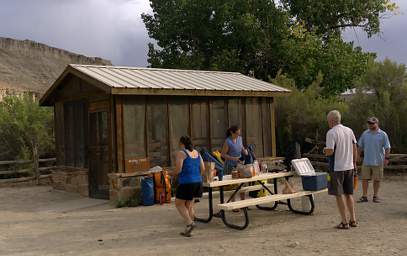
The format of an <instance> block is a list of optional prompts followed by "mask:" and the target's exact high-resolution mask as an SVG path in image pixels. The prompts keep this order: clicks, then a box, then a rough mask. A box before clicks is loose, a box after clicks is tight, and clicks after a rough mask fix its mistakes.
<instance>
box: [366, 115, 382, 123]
mask: <svg viewBox="0 0 407 256" xmlns="http://www.w3.org/2000/svg"><path fill="white" fill-rule="evenodd" d="M367 122H368V123H371V124H377V123H378V122H379V119H377V117H374V116H372V117H369V118H368V119H367Z"/></svg>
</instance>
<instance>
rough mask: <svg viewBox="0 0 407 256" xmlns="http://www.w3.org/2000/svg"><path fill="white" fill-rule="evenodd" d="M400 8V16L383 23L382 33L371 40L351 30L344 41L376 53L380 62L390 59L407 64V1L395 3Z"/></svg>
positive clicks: (361, 32)
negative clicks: (406, 47)
mask: <svg viewBox="0 0 407 256" xmlns="http://www.w3.org/2000/svg"><path fill="white" fill-rule="evenodd" d="M394 2H395V3H397V5H398V6H399V8H400V9H399V12H400V13H399V14H398V15H395V16H392V17H390V18H388V19H384V20H382V21H381V33H380V34H378V35H375V36H373V37H371V38H368V37H367V36H366V33H365V32H364V31H362V30H359V29H355V30H354V29H349V30H347V31H345V33H344V39H345V40H347V41H353V42H354V44H355V46H360V47H362V49H363V50H364V51H369V52H376V53H377V57H378V59H379V60H383V59H385V58H389V59H391V60H393V61H396V62H399V63H404V64H407V51H405V50H404V49H405V45H407V34H406V33H405V32H406V24H407V16H406V14H407V1H405V0H404V1H403V0H397V1H394Z"/></svg>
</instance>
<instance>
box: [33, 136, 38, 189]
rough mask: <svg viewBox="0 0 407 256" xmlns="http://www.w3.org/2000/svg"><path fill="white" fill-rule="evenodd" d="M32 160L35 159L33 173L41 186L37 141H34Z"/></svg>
mask: <svg viewBox="0 0 407 256" xmlns="http://www.w3.org/2000/svg"><path fill="white" fill-rule="evenodd" d="M32 154H33V155H32V159H33V171H34V175H35V180H36V183H37V185H39V184H40V170H39V161H38V160H39V156H38V143H37V141H36V140H33V141H32Z"/></svg>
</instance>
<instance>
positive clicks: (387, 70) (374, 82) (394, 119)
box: [346, 59, 407, 152]
mask: <svg viewBox="0 0 407 256" xmlns="http://www.w3.org/2000/svg"><path fill="white" fill-rule="evenodd" d="M406 78H407V73H406V67H405V65H399V64H397V63H395V62H392V61H390V60H388V59H386V60H384V61H383V62H379V63H377V62H376V63H371V64H370V67H369V69H368V71H367V72H366V74H365V75H364V76H363V77H362V78H361V79H360V81H359V82H358V83H357V95H356V96H355V97H353V98H352V99H351V100H350V101H349V103H348V104H349V111H348V112H347V113H346V117H347V121H348V123H349V125H350V126H351V127H352V128H353V129H354V130H355V132H356V134H361V133H362V132H363V130H364V129H366V128H367V127H366V119H367V118H368V117H369V116H376V117H378V118H379V120H380V126H381V128H382V129H383V130H385V131H386V132H387V133H388V135H389V138H390V140H391V142H392V144H393V145H392V146H393V148H394V149H395V150H396V151H398V152H406V151H407V133H406V132H405V131H407V116H406V114H405V113H407V101H406V99H407V82H406ZM367 92H372V93H373V94H367Z"/></svg>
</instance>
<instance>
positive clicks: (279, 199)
mask: <svg viewBox="0 0 407 256" xmlns="http://www.w3.org/2000/svg"><path fill="white" fill-rule="evenodd" d="M294 174H295V173H294V172H278V173H262V174H259V175H256V176H254V177H252V178H240V179H232V177H231V175H225V176H224V177H223V180H221V181H213V182H210V183H204V184H203V186H204V187H206V188H207V189H208V202H209V216H208V218H206V219H203V218H197V217H196V218H195V220H196V221H199V222H205V223H208V222H210V221H211V220H212V218H213V217H217V218H221V219H222V221H223V223H224V224H225V225H226V226H227V227H230V228H234V229H238V230H243V229H245V228H246V227H247V226H248V225H249V215H248V212H247V208H248V207H249V206H256V207H257V208H258V209H260V210H268V211H270V210H274V209H276V208H277V206H278V205H279V204H286V205H287V206H288V208H289V210H291V211H292V212H294V213H299V214H306V215H309V214H312V213H313V211H314V208H315V204H314V197H313V195H314V194H316V193H322V192H326V191H327V190H326V189H323V190H320V191H298V192H296V193H292V194H278V189H277V184H278V182H277V180H278V179H280V178H286V179H288V178H290V177H292V176H294ZM263 180H271V181H272V187H270V186H269V185H268V184H264V182H262V181H263ZM253 182H254V183H258V185H254V186H246V187H244V185H245V184H248V183H253ZM229 185H237V188H236V189H235V190H234V191H233V193H232V194H231V195H230V197H229V199H228V200H226V202H225V198H224V187H226V186H229ZM251 187H255V189H256V190H257V189H265V190H266V191H267V192H268V193H269V195H268V196H264V197H259V198H249V199H245V200H240V201H235V202H232V199H233V198H234V196H235V195H236V194H237V193H238V192H247V191H252V190H254V188H251ZM214 188H219V200H220V203H219V204H218V205H217V206H218V208H219V212H217V213H214V210H213V196H212V193H213V189H214ZM270 188H272V189H273V191H272V190H271V189H270ZM300 197H306V198H308V200H309V203H310V206H311V207H310V209H309V210H307V211H303V210H298V209H295V208H294V207H293V205H292V203H291V199H293V198H300ZM283 200H286V201H287V202H283ZM269 203H273V206H271V207H270V206H264V204H269ZM236 209H240V210H241V211H242V212H243V214H244V223H243V224H242V225H236V224H233V223H229V222H228V220H227V218H226V212H228V211H232V210H236Z"/></svg>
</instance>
